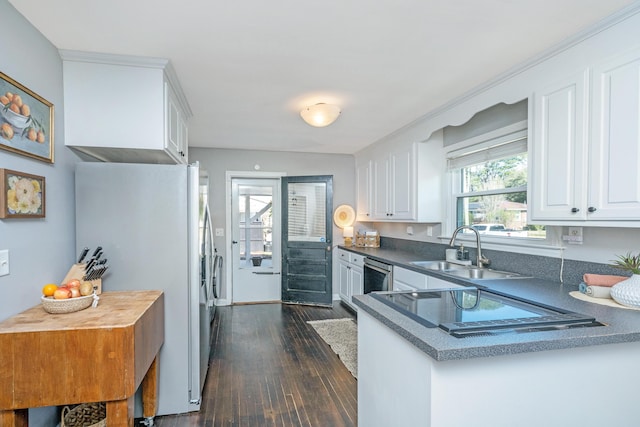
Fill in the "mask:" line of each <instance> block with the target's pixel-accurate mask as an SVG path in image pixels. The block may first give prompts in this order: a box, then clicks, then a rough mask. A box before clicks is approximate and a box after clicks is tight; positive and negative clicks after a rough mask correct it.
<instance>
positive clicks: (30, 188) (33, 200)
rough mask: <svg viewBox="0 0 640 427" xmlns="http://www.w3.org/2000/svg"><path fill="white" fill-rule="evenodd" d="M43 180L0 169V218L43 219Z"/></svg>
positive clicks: (38, 177)
mask: <svg viewBox="0 0 640 427" xmlns="http://www.w3.org/2000/svg"><path fill="white" fill-rule="evenodd" d="M45 194H46V193H45V178H44V177H43V176H38V175H32V174H29V173H24V172H18V171H14V170H10V169H0V218H1V219H8V218H44V217H45V206H46V203H45V199H46V198H45Z"/></svg>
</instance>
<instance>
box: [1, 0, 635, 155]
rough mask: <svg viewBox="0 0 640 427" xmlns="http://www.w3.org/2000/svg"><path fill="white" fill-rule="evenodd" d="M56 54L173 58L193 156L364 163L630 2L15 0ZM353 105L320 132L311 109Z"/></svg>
mask: <svg viewBox="0 0 640 427" xmlns="http://www.w3.org/2000/svg"><path fill="white" fill-rule="evenodd" d="M9 1H10V3H11V4H13V6H14V7H15V8H16V9H17V10H18V11H19V12H21V13H22V14H23V15H24V16H25V17H26V18H27V19H28V20H29V21H30V22H31V23H32V24H33V25H34V26H35V27H36V28H38V29H39V30H40V31H41V32H42V34H44V36H45V37H47V38H48V39H49V40H50V41H51V42H52V43H53V44H54V45H55V46H56V47H58V48H61V49H74V50H83V51H92V52H104V53H112V54H127V55H140V56H151V57H161V58H168V59H170V60H171V62H172V63H173V66H174V68H175V70H176V72H177V74H178V78H179V79H180V82H181V85H182V88H183V90H184V92H185V95H186V97H187V99H188V101H189V104H190V107H191V110H192V112H193V117H192V118H191V120H190V121H189V146H191V147H218V148H234V149H259V150H273V151H299V152H321V153H355V152H357V151H359V150H360V149H362V148H363V147H365V146H367V145H369V144H372V143H374V142H376V141H378V140H380V139H381V138H383V137H385V136H386V135H388V134H390V133H392V132H393V131H395V130H398V129H399V128H401V127H403V126H405V125H407V124H409V123H410V122H412V121H414V120H416V119H418V118H419V117H421V116H424V115H425V114H427V113H429V112H430V111H433V110H434V109H436V108H437V107H439V106H441V105H443V104H444V103H446V102H447V101H450V100H451V99H453V98H456V97H458V96H460V95H462V94H463V93H465V92H467V91H469V90H471V89H472V88H474V87H476V86H478V85H480V84H481V83H483V82H485V81H487V80H489V79H491V78H493V77H495V76H497V75H499V74H501V73H503V72H505V71H507V70H508V69H510V68H511V67H513V66H515V65H517V64H520V63H522V62H523V61H525V60H526V59H528V58H529V57H531V56H533V55H535V54H538V53H540V52H542V51H544V50H545V49H547V48H549V47H551V46H553V45H555V44H557V43H559V42H561V41H562V40H563V39H565V38H566V37H568V36H571V35H572V34H575V33H576V32H579V31H580V30H582V29H584V28H586V27H588V26H589V25H591V24H593V23H595V22H596V21H598V20H600V19H601V18H603V17H606V16H607V15H609V14H611V13H613V12H615V11H617V10H619V9H621V8H623V7H624V6H626V5H628V4H631V3H634V2H633V1H631V0H607V1H603V0H483V1H478V0H401V1H398V0H373V1H372V0H324V1H310V0H270V1H265V0H239V1H233V0H227V1H222V0H214V1H212V0H136V1H131V0H109V1H87V0H56V1H42V0H9ZM318 102H325V103H335V104H338V105H339V106H341V108H342V114H341V116H340V117H339V118H338V120H337V121H336V122H335V123H334V124H332V125H331V126H328V127H325V128H313V127H310V126H309V125H307V124H305V123H304V122H303V121H302V119H301V118H300V115H299V112H300V110H301V109H302V108H303V107H304V106H307V105H312V104H315V103H318Z"/></svg>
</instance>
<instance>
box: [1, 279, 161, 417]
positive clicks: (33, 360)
mask: <svg viewBox="0 0 640 427" xmlns="http://www.w3.org/2000/svg"><path fill="white" fill-rule="evenodd" d="M163 341H164V294H163V293H162V292H161V291H131V292H104V293H102V294H101V295H100V303H99V304H98V306H97V307H96V308H93V307H89V308H87V309H85V310H81V311H77V312H74V313H67V314H49V313H47V312H45V311H44V309H43V308H42V306H41V305H37V306H35V307H32V308H30V309H29V310H26V311H24V312H22V313H20V314H17V315H15V316H13V317H11V318H9V319H7V320H5V321H3V322H1V323H0V427H6V426H11V427H18V426H19V427H23V426H24V427H26V426H27V408H34V407H39V406H55V405H71V404H77V403H89V402H106V407H107V424H108V426H109V427H120V426H123V427H124V426H133V406H134V395H135V392H136V390H137V388H138V386H139V385H140V383H143V385H142V400H143V415H144V416H145V417H149V418H151V417H153V416H155V413H156V405H157V378H158V360H157V357H158V351H159V350H160V346H162V342H163Z"/></svg>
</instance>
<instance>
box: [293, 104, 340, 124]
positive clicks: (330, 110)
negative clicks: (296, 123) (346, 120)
mask: <svg viewBox="0 0 640 427" xmlns="http://www.w3.org/2000/svg"><path fill="white" fill-rule="evenodd" d="M339 115H340V107H338V106H337V105H331V104H324V103H319V104H316V105H311V106H309V107H305V108H303V109H302V111H300V116H301V117H302V120H304V121H305V122H307V124H309V125H311V126H315V127H317V128H321V127H325V126H329V125H330V124H331V123H333V122H335V121H336V119H337V118H338V116H339Z"/></svg>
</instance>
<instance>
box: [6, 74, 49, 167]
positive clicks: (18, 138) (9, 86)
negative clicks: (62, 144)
mask: <svg viewBox="0 0 640 427" xmlns="http://www.w3.org/2000/svg"><path fill="white" fill-rule="evenodd" d="M0 148H2V149H4V150H7V151H11V152H13V153H17V154H20V155H23V156H27V157H31V158H32V159H36V160H40V161H43V162H46V163H53V157H54V144H53V104H52V103H51V102H49V101H47V100H46V99H44V98H42V97H41V96H40V95H38V94H36V93H35V92H33V91H31V90H29V89H28V88H27V87H25V86H23V85H21V84H20V83H18V82H17V81H15V80H13V79H12V78H11V77H9V76H7V75H6V74H4V73H2V72H0Z"/></svg>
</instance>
